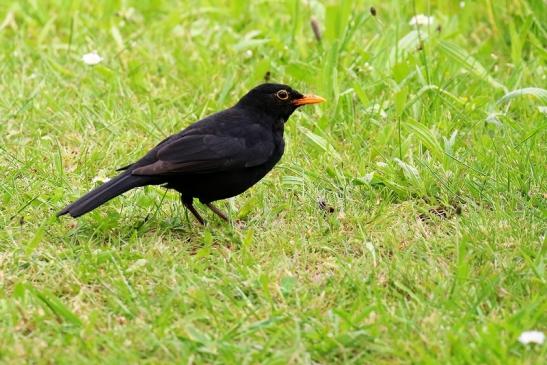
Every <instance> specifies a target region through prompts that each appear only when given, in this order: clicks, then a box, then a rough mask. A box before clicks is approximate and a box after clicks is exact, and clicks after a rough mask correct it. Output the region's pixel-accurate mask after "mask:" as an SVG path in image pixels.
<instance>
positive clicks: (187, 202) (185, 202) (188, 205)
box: [180, 196, 205, 226]
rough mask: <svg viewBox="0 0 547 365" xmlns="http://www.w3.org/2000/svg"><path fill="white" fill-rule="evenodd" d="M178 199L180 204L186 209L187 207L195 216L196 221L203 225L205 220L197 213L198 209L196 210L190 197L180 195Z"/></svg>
mask: <svg viewBox="0 0 547 365" xmlns="http://www.w3.org/2000/svg"><path fill="white" fill-rule="evenodd" d="M180 201H181V202H182V204H183V205H184V206H185V207H186V209H188V210H189V211H190V213H192V214H193V215H194V217H196V219H197V220H198V222H199V223H200V224H201V225H202V226H203V225H205V221H204V220H203V218H201V215H199V213H198V211H197V210H196V208H194V204H193V202H192V198H190V199H186V198H184V197H182V196H181V197H180Z"/></svg>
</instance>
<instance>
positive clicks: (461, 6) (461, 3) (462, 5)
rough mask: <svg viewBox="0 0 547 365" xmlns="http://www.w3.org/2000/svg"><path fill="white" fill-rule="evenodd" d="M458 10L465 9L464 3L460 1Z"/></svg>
mask: <svg viewBox="0 0 547 365" xmlns="http://www.w3.org/2000/svg"><path fill="white" fill-rule="evenodd" d="M460 8H462V9H463V8H465V1H460Z"/></svg>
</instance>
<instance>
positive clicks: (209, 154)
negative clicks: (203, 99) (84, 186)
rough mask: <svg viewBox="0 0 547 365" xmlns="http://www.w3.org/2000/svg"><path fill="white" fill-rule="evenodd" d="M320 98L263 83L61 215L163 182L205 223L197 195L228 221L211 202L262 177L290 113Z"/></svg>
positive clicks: (275, 157) (277, 152)
mask: <svg viewBox="0 0 547 365" xmlns="http://www.w3.org/2000/svg"><path fill="white" fill-rule="evenodd" d="M322 101H323V99H322V98H320V97H317V96H313V95H308V96H305V95H302V94H301V93H299V92H298V91H296V90H293V89H292V88H291V87H290V86H288V85H282V84H262V85H259V86H257V87H255V88H254V89H252V90H251V91H249V92H248V93H247V94H246V95H245V96H244V97H243V98H241V100H239V102H238V103H237V104H236V105H234V106H233V107H231V108H229V109H226V110H223V111H221V112H219V113H216V114H213V115H210V116H208V117H206V118H204V119H202V120H200V121H198V122H196V123H194V124H192V125H190V126H189V127H187V128H186V129H184V130H183V131H181V132H179V133H177V134H175V135H172V136H171V137H168V138H166V139H165V140H163V141H162V142H160V143H159V144H158V145H157V146H156V147H154V148H153V149H152V150H151V151H150V152H148V153H147V154H146V155H145V156H144V157H142V158H141V159H140V160H138V161H137V162H135V163H133V164H130V165H128V166H125V167H123V168H122V169H120V170H123V172H122V173H120V174H119V175H118V176H116V177H115V178H113V179H112V180H110V181H108V182H106V183H105V184H103V185H101V186H99V187H98V188H96V189H94V190H92V191H90V192H89V193H87V194H86V195H84V196H83V197H81V198H80V199H78V200H77V201H75V202H74V203H72V204H70V205H69V206H67V207H66V208H64V209H63V210H61V211H60V212H59V213H58V214H57V215H58V216H61V215H64V214H70V215H71V216H72V217H79V216H81V215H83V214H85V213H87V212H90V211H91V210H93V209H95V208H97V207H98V206H100V205H102V204H104V203H106V202H107V201H109V200H110V199H112V198H114V197H116V196H118V195H121V194H123V193H124V192H126V191H128V190H130V189H133V188H136V187H140V186H145V185H160V184H162V185H164V186H165V187H167V188H171V189H175V190H177V191H178V192H180V194H181V200H182V202H183V204H184V205H185V206H186V207H187V208H188V209H189V210H190V211H191V212H192V214H194V216H196V218H197V219H198V220H199V221H200V222H201V223H203V219H202V218H201V217H200V215H199V214H198V213H197V211H196V210H195V208H194V207H193V205H192V201H193V199H194V198H198V199H199V200H200V202H202V203H203V204H206V205H207V206H208V207H209V208H210V209H212V210H213V211H214V212H215V213H216V214H218V215H220V216H221V217H222V218H224V219H225V218H226V216H225V215H224V214H222V212H220V211H219V210H218V209H216V208H215V207H214V206H213V205H211V202H213V201H215V200H219V199H225V198H229V197H232V196H235V195H238V194H241V193H242V192H244V191H245V190H247V189H248V188H250V187H251V186H253V185H254V184H255V183H257V182H258V181H259V180H260V179H262V178H263V177H264V176H265V175H266V174H267V173H268V172H269V171H270V170H271V169H272V168H273V167H274V166H275V164H276V163H277V162H278V161H279V159H280V158H281V156H282V155H283V151H284V148H285V142H284V140H283V129H284V124H285V122H286V121H287V120H288V119H289V117H290V116H291V114H292V113H293V112H294V111H295V110H296V109H297V108H298V107H299V106H301V105H305V104H314V103H319V102H322Z"/></svg>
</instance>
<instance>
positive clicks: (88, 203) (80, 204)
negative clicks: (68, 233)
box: [57, 172, 150, 218]
mask: <svg viewBox="0 0 547 365" xmlns="http://www.w3.org/2000/svg"><path fill="white" fill-rule="evenodd" d="M149 183H150V178H148V177H146V176H134V175H131V173H130V172H125V173H122V174H120V175H118V176H116V177H115V178H113V179H112V180H110V181H107V182H106V183H104V184H103V185H101V186H99V187H97V188H95V189H93V190H91V191H90V192H89V193H87V194H85V195H84V196H82V197H81V198H80V199H78V200H76V201H75V202H74V203H72V204H70V205H68V206H67V207H65V208H64V209H63V210H61V211H60V212H58V213H57V217H59V216H62V215H64V214H70V215H71V216H72V217H74V218H76V217H79V216H81V215H84V214H86V213H88V212H90V211H92V210H93V209H95V208H97V207H98V206H100V205H102V204H104V203H106V202H107V201H109V200H110V199H112V198H115V197H117V196H118V195H121V194H123V193H125V192H126V191H128V190H131V189H133V188H136V187H139V186H144V185H148V184H149Z"/></svg>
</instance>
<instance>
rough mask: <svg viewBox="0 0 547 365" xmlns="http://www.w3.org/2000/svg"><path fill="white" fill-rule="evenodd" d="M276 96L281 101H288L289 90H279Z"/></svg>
mask: <svg viewBox="0 0 547 365" xmlns="http://www.w3.org/2000/svg"><path fill="white" fill-rule="evenodd" d="M276 95H277V97H278V98H279V99H281V100H287V99H288V98H289V93H288V92H287V90H279V91H278V92H277V94H276Z"/></svg>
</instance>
